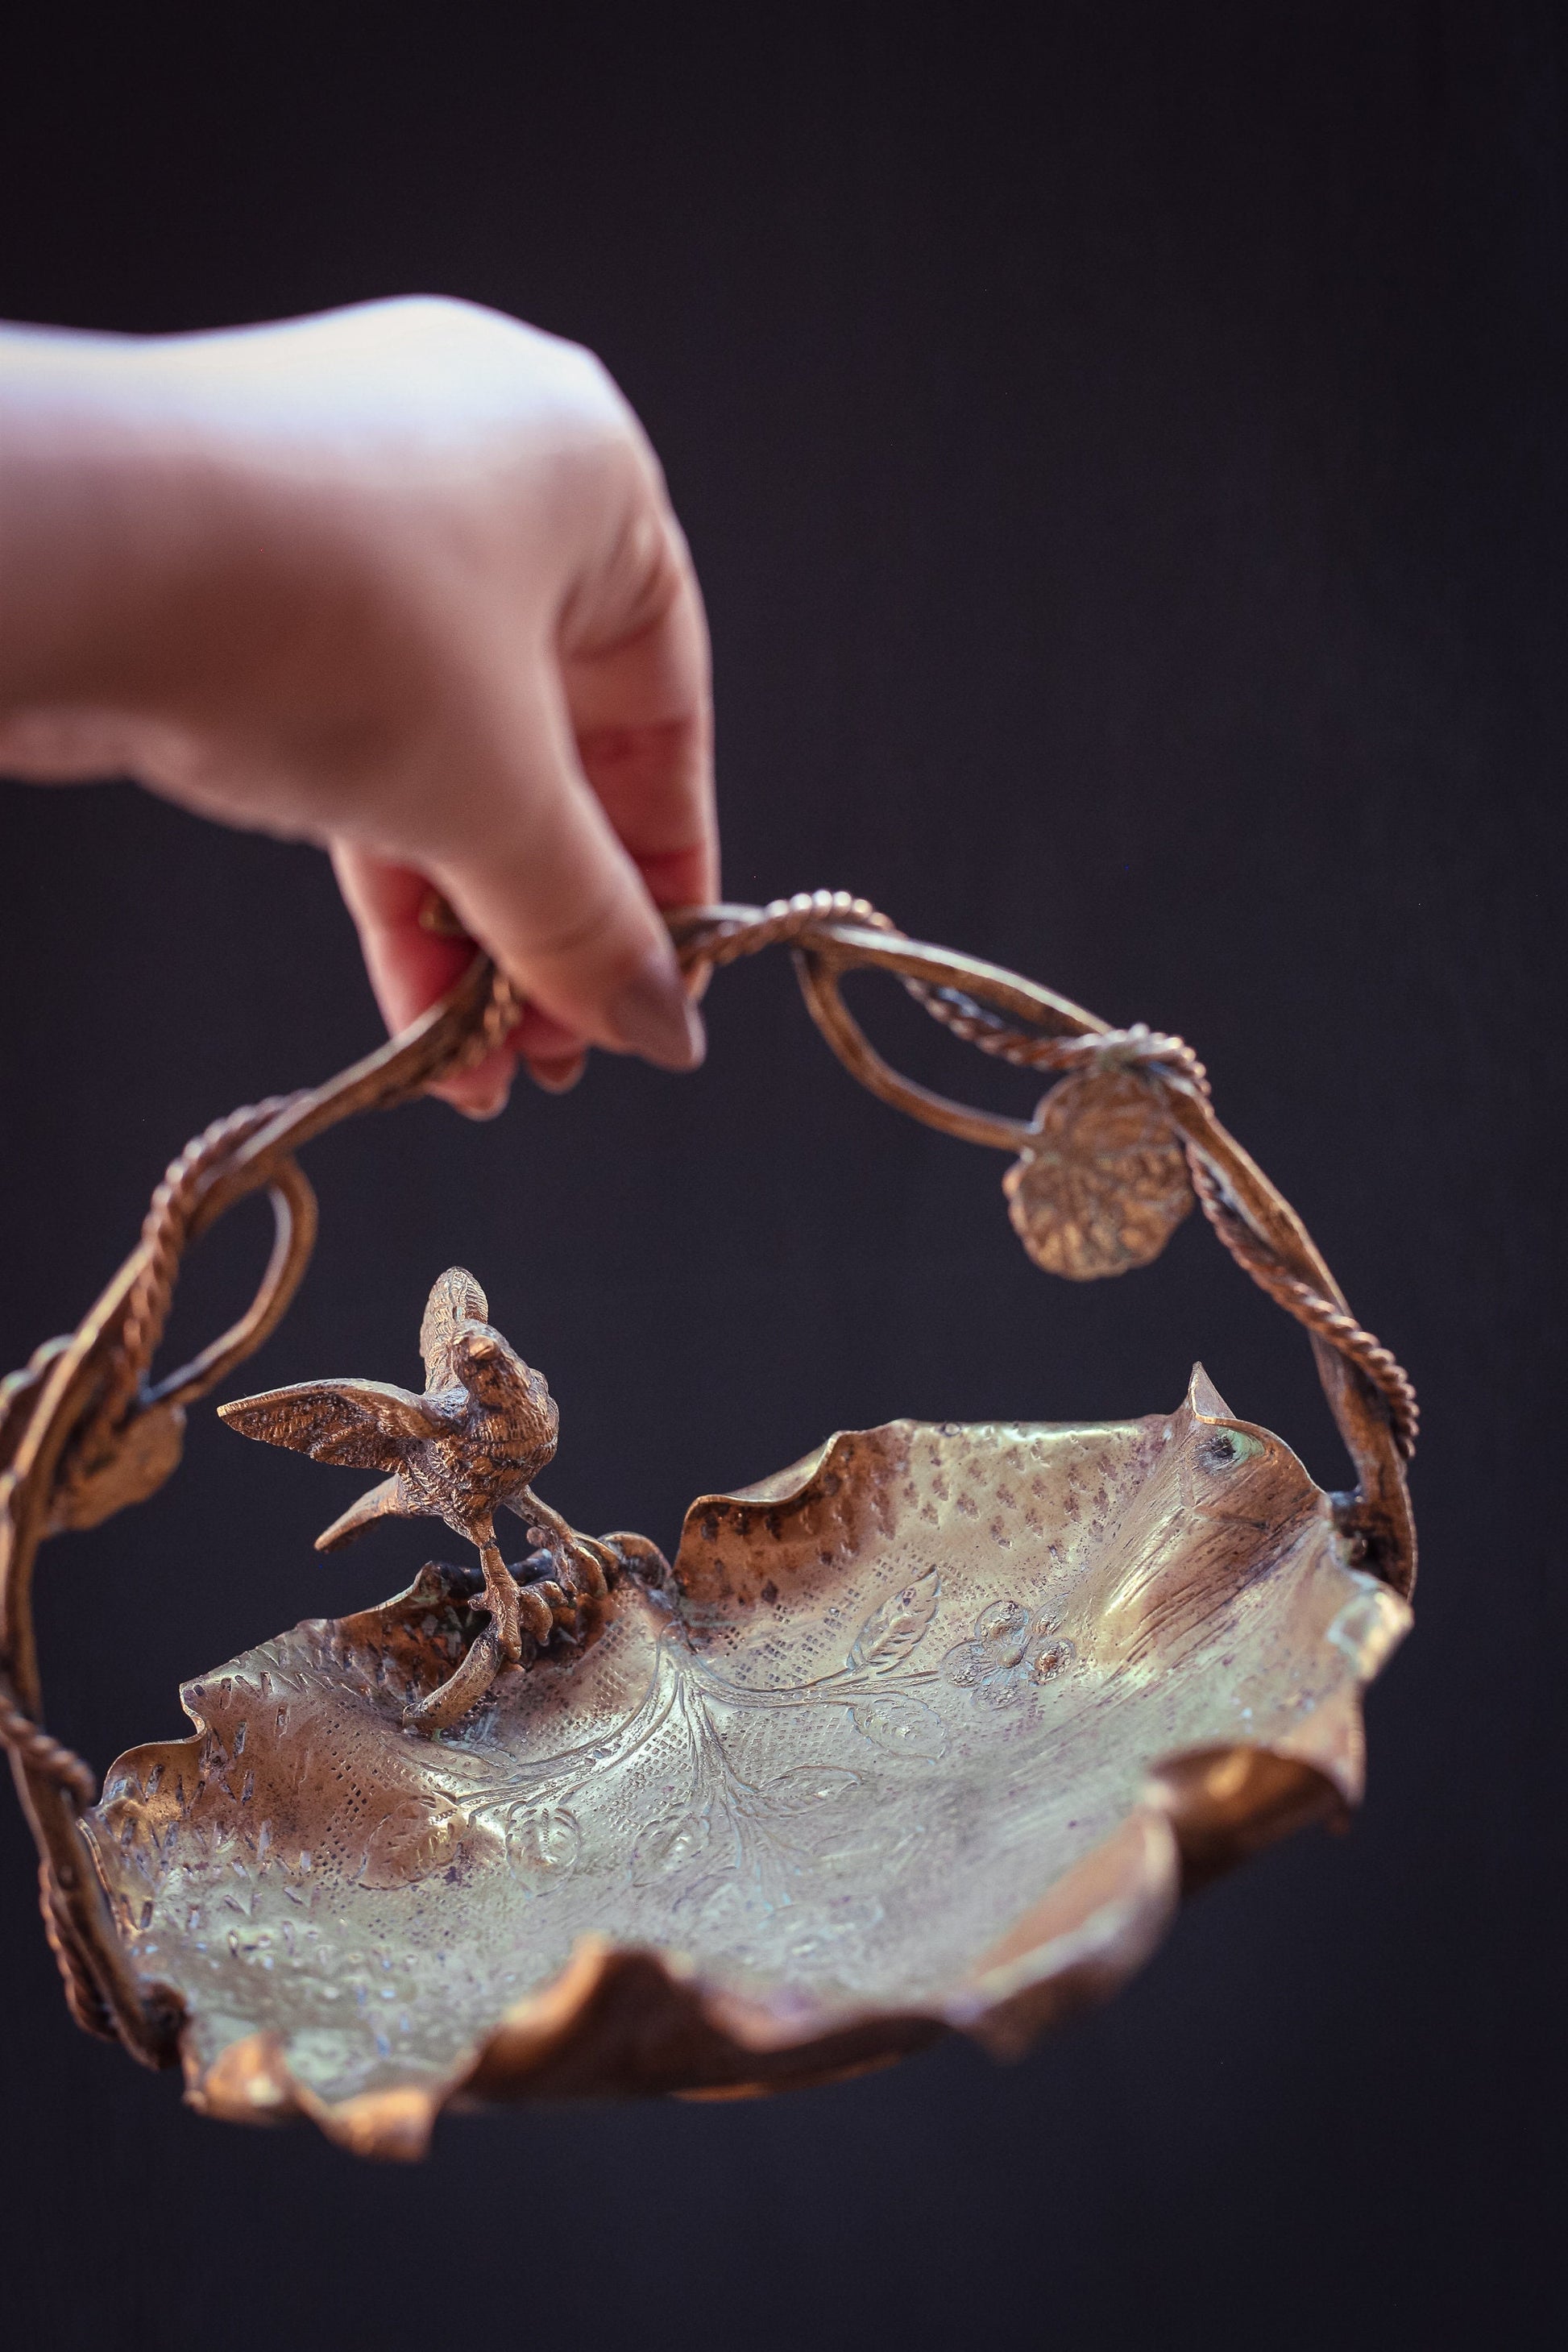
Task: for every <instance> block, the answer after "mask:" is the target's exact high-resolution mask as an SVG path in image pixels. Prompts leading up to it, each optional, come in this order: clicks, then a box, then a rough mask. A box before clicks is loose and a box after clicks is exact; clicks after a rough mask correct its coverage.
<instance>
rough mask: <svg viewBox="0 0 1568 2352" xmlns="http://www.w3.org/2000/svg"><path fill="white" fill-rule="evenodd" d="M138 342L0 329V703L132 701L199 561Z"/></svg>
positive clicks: (177, 468) (177, 461)
mask: <svg viewBox="0 0 1568 2352" xmlns="http://www.w3.org/2000/svg"><path fill="white" fill-rule="evenodd" d="M146 358H147V347H145V346H141V347H139V346H138V345H136V344H134V343H132V342H131V341H128V340H121V339H119V338H109V337H100V336H96V335H92V336H89V335H69V334H52V333H47V332H45V331H37V330H29V329H26V328H23V329H16V328H4V329H0V714H3V717H4V722H5V723H8V724H9V725H10V726H12V727H15V726H16V724H17V722H18V721H21V722H24V723H25V722H27V721H33V722H37V720H39V719H41V718H42V717H43V716H44V715H45V714H47V713H49V712H51V711H62V710H66V709H83V708H84V707H91V706H106V705H115V706H118V705H121V704H124V703H127V702H130V703H132V704H137V705H140V704H144V703H145V701H146V699H147V697H148V693H149V690H150V688H152V687H153V677H152V676H151V675H150V673H151V672H153V671H155V669H156V667H157V660H156V656H157V650H158V648H159V646H162V645H166V644H167V632H168V626H169V623H170V621H171V619H172V618H173V617H174V615H175V614H177V612H178V608H179V606H180V604H181V603H182V601H185V600H187V599H188V596H189V586H190V583H191V581H192V580H193V578H194V576H195V573H196V572H197V571H198V570H199V563H198V561H197V552H196V548H195V539H196V536H197V533H196V528H195V526H196V522H197V516H196V514H195V511H194V509H193V505H192V501H191V499H190V496H189V487H188V475H189V468H190V451H189V446H188V444H187V446H186V447H185V448H184V449H179V448H177V447H176V446H174V442H175V438H176V436H173V435H172V434H171V432H170V427H169V419H168V415H167V407H166V403H165V402H164V401H163V400H162V399H161V398H160V397H159V395H158V392H157V388H156V385H155V383H154V382H153V380H152V378H153V371H152V370H150V369H149V368H148V366H147V364H146Z"/></svg>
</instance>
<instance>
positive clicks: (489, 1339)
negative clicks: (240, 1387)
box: [217, 1265, 651, 1731]
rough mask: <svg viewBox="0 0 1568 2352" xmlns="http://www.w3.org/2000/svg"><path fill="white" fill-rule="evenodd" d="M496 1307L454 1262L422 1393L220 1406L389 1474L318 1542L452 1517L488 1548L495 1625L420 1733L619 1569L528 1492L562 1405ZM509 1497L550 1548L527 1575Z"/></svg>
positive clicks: (456, 1709) (448, 1716) (414, 1715)
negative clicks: (519, 1573)
mask: <svg viewBox="0 0 1568 2352" xmlns="http://www.w3.org/2000/svg"><path fill="white" fill-rule="evenodd" d="M419 1352H420V1354H421V1356H422V1357H423V1358H424V1360H425V1391H424V1394H423V1395H421V1396H416V1395H415V1394H414V1392H413V1391H412V1390H410V1389H402V1388H397V1387H395V1385H394V1384H393V1383H392V1382H391V1381H298V1382H297V1383H296V1384H295V1385H294V1386H293V1387H291V1388H283V1389H268V1390H267V1391H264V1392H263V1393H262V1394H261V1395H259V1396H249V1397H239V1398H237V1400H236V1401H235V1402H233V1403H232V1404H220V1405H219V1407H218V1409H217V1410H218V1414H219V1417H220V1419H222V1420H223V1421H226V1423H228V1425H229V1427H230V1428H231V1429H237V1430H238V1431H239V1432H240V1433H241V1435H242V1436H245V1437H255V1438H259V1439H260V1440H262V1441H263V1443H265V1444H268V1445H288V1446H291V1447H292V1448H293V1449H294V1451H295V1452H296V1453H299V1454H309V1455H310V1458H311V1460H312V1461H313V1462H334V1463H342V1464H344V1465H347V1466H348V1467H349V1468H351V1469H356V1470H381V1471H384V1472H385V1473H386V1474H387V1475H385V1476H384V1478H383V1480H382V1482H381V1484H380V1485H379V1486H373V1487H372V1488H371V1490H370V1492H369V1493H368V1494H367V1495H362V1496H360V1499H359V1501H358V1502H357V1503H354V1504H353V1505H351V1507H349V1509H348V1510H346V1511H344V1512H343V1513H342V1516H341V1517H339V1518H336V1519H334V1520H333V1521H332V1524H331V1527H330V1528H325V1529H324V1530H323V1532H322V1533H321V1535H319V1536H318V1537H317V1538H316V1549H317V1550H318V1551H336V1550H337V1549H339V1547H340V1546H341V1545H343V1544H346V1543H352V1542H353V1539H354V1538H355V1537H356V1536H359V1535H362V1534H363V1532H364V1530H365V1528H368V1527H370V1526H371V1525H372V1524H373V1522H374V1520H376V1519H380V1518H385V1517H400V1518H421V1517H428V1518H437V1519H443V1520H445V1522H446V1524H447V1527H449V1528H451V1529H452V1530H453V1531H454V1533H455V1534H458V1535H460V1536H466V1537H467V1538H468V1541H469V1542H470V1543H472V1544H476V1545H477V1546H478V1547H479V1559H480V1561H481V1563H482V1566H483V1569H484V1579H485V1582H484V1591H482V1593H479V1594H477V1595H476V1596H475V1600H474V1604H473V1605H474V1606H475V1607H476V1608H479V1609H483V1610H486V1611H488V1612H489V1620H490V1622H489V1627H488V1629H487V1630H486V1632H485V1633H484V1634H482V1635H481V1636H480V1638H479V1641H478V1642H476V1643H474V1644H473V1645H472V1647H471V1648H470V1650H469V1652H468V1656H467V1657H466V1658H465V1659H464V1661H463V1663H462V1664H461V1665H459V1666H458V1669H457V1672H456V1673H455V1674H453V1675H450V1676H449V1677H448V1679H447V1681H446V1682H445V1683H443V1684H442V1685H440V1687H439V1688H438V1689H437V1690H435V1691H433V1692H431V1693H430V1695H429V1696H428V1697H426V1699H425V1700H423V1701H422V1702H421V1703H420V1704H419V1705H418V1706H414V1707H412V1708H411V1709H410V1710H409V1713H408V1716H407V1717H406V1720H407V1721H408V1722H409V1723H410V1724H411V1725H413V1726H414V1727H415V1728H416V1729H419V1730H423V1731H433V1730H439V1729H442V1728H444V1727H446V1726H447V1725H448V1724H450V1723H453V1722H455V1721H457V1720H458V1717H460V1716H461V1715H464V1714H466V1713H467V1712H468V1708H469V1707H470V1706H473V1704H474V1702H475V1700H476V1699H478V1698H479V1696H481V1695H482V1694H483V1692H484V1691H485V1690H486V1689H488V1688H489V1685H490V1683H491V1682H493V1681H494V1679H495V1676H496V1675H498V1674H499V1673H500V1669H501V1667H502V1665H503V1664H510V1665H515V1664H520V1663H521V1658H522V1654H523V1639H524V1635H525V1633H526V1634H527V1635H530V1636H531V1638H532V1640H533V1642H534V1643H537V1644H539V1645H541V1646H542V1644H543V1643H546V1642H548V1641H549V1639H550V1637H551V1634H552V1633H553V1632H554V1631H555V1630H556V1628H557V1627H558V1626H559V1627H561V1628H562V1629H563V1630H564V1631H565V1632H567V1633H576V1632H577V1630H578V1628H579V1626H580V1623H581V1621H582V1618H583V1615H584V1611H585V1610H586V1609H587V1608H588V1607H590V1606H591V1605H592V1603H593V1602H594V1601H598V1600H601V1599H603V1597H604V1594H605V1591H606V1576H605V1570H606V1569H608V1570H610V1571H611V1572H612V1573H613V1572H614V1570H615V1569H616V1567H617V1566H618V1565H619V1562H618V1559H617V1556H616V1552H614V1551H612V1550H611V1549H610V1548H609V1547H608V1546H606V1545H604V1544H600V1543H597V1542H595V1539H594V1538H592V1537H591V1536H584V1535H579V1534H578V1533H577V1531H576V1529H575V1528H571V1527H569V1526H568V1525H567V1523H566V1521H565V1520H564V1519H563V1518H562V1517H560V1515H559V1514H558V1513H557V1512H555V1511H552V1509H551V1508H550V1507H549V1505H548V1504H545V1503H542V1502H541V1501H540V1500H539V1497H538V1496H537V1495H535V1494H534V1493H533V1492H532V1490H531V1486H530V1483H529V1482H530V1480H531V1479H533V1478H535V1477H537V1476H538V1475H539V1473H540V1472H541V1471H542V1469H543V1468H544V1467H545V1465H546V1464H547V1463H548V1462H550V1461H551V1459H552V1457H553V1455H554V1453H555V1440H556V1433H557V1431H558V1428H559V1425H560V1415H559V1413H558V1412H557V1410H556V1406H555V1400H554V1399H553V1397H552V1395H551V1393H550V1391H549V1389H548V1387H547V1386H546V1384H545V1380H544V1375H543V1373H542V1372H536V1371H535V1370H533V1369H532V1367H531V1365H529V1364H525V1363H524V1362H523V1360H522V1358H521V1356H520V1355H519V1354H518V1352H517V1350H516V1349H515V1348H513V1347H512V1346H511V1345H510V1342H509V1341H507V1340H506V1339H503V1338H502V1337H501V1335H500V1332H499V1331H498V1330H497V1329H496V1328H494V1326H493V1325H492V1324H491V1323H490V1321H489V1306H488V1304H487V1301H486V1298H485V1294H484V1292H483V1291H482V1290H481V1289H480V1288H479V1284H478V1283H477V1282H476V1281H475V1280H474V1277H473V1276H472V1275H471V1274H468V1273H467V1272H465V1270H464V1269H463V1267H461V1266H460V1265H455V1266H451V1267H449V1268H448V1269H447V1272H446V1273H445V1274H444V1275H443V1276H441V1278H440V1280H439V1281H438V1282H437V1284H436V1286H435V1287H434V1288H433V1289H432V1291H431V1293H430V1298H429V1303H428V1305H427V1306H426V1309H425V1319H424V1321H423V1323H422V1324H421V1325H420V1327H419ZM502 1505H504V1506H505V1507H507V1508H508V1509H509V1510H511V1511H514V1512H515V1513H516V1514H517V1516H518V1517H519V1518H521V1519H524V1520H526V1521H527V1523H528V1528H529V1537H530V1541H531V1545H532V1547H533V1551H534V1554H535V1556H537V1555H539V1554H543V1555H544V1557H543V1559H542V1562H541V1566H540V1569H539V1570H537V1571H536V1572H535V1573H533V1574H532V1575H531V1577H530V1578H529V1580H527V1581H526V1582H522V1583H520V1582H519V1581H518V1580H517V1578H516V1576H515V1575H514V1574H513V1572H512V1570H510V1568H508V1567H507V1565H506V1563H505V1561H504V1560H503V1559H502V1557H501V1552H500V1545H499V1544H498V1542H497V1541H496V1532H495V1514H496V1512H497V1510H498V1509H499V1508H500V1507H501V1506H502ZM649 1549H651V1547H649Z"/></svg>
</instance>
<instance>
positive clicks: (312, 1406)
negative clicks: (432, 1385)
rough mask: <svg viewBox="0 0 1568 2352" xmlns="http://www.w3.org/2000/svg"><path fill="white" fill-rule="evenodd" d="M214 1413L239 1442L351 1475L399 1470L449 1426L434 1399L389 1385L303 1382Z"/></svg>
mask: <svg viewBox="0 0 1568 2352" xmlns="http://www.w3.org/2000/svg"><path fill="white" fill-rule="evenodd" d="M217 1410H218V1418H219V1420H220V1421H226V1422H227V1423H228V1425H229V1427H230V1428H231V1429H237V1430H238V1431H239V1433H240V1435H241V1436H242V1437H258V1438H260V1439H261V1441H262V1443H263V1444H267V1445H289V1446H292V1447H293V1449H294V1451H295V1453H296V1454H309V1455H310V1459H311V1461H312V1462H341V1463H342V1464H344V1465H346V1467H348V1468H349V1469H351V1470H397V1469H401V1467H402V1465H403V1463H404V1460H405V1457H406V1455H407V1452H408V1449H409V1447H410V1446H411V1445H416V1444H419V1443H420V1441H421V1440H422V1439H425V1438H428V1437H440V1436H443V1435H445V1434H446V1433H447V1432H448V1431H449V1430H450V1428H451V1425H452V1422H451V1416H450V1415H449V1414H448V1413H447V1412H443V1411H442V1410H441V1408H440V1407H439V1406H438V1405H437V1403H436V1402H435V1401H434V1400H433V1399H430V1398H427V1397H417V1396H415V1395H413V1394H411V1392H410V1391H408V1390H407V1389H400V1388H396V1387H395V1386H394V1385H393V1383H392V1382H391V1381H300V1382H299V1383H298V1385H297V1386H295V1387H294V1388H288V1389H268V1390H266V1391H264V1392H263V1394H262V1395H260V1396H251V1397H237V1398H236V1400H235V1402H233V1403H232V1404H220V1405H219V1407H218V1409H217Z"/></svg>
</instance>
